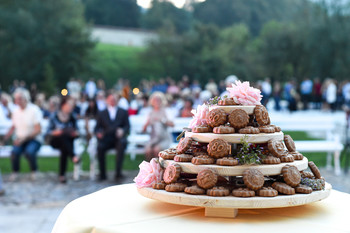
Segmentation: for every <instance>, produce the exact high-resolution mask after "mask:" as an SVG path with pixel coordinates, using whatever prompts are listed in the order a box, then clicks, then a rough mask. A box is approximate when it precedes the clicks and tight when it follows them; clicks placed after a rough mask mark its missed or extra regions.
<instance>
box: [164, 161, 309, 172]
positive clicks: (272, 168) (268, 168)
mask: <svg viewBox="0 0 350 233" xmlns="http://www.w3.org/2000/svg"><path fill="white" fill-rule="evenodd" d="M159 161H160V164H161V165H162V167H164V168H165V167H167V166H168V165H169V164H172V163H177V164H179V165H180V166H181V171H182V172H185V173H190V174H198V173H199V172H200V171H201V170H203V169H207V168H210V169H212V170H214V171H215V172H216V173H217V174H219V175H221V176H241V175H242V174H243V172H244V171H245V170H247V169H249V168H255V169H258V170H259V171H260V172H261V173H262V174H264V176H269V175H272V176H273V175H279V174H281V173H282V172H281V171H282V168H283V167H284V166H286V165H294V166H296V167H297V168H298V170H299V171H302V170H305V169H307V167H308V159H307V158H306V157H304V159H303V160H295V161H294V162H291V163H280V164H261V165H237V166H219V165H213V164H210V165H194V164H192V163H190V162H187V163H184V162H175V161H174V160H165V159H162V158H159Z"/></svg>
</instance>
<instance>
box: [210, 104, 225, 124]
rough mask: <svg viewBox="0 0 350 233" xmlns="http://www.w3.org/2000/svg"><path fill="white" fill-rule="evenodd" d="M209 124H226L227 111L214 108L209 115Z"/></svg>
mask: <svg viewBox="0 0 350 233" xmlns="http://www.w3.org/2000/svg"><path fill="white" fill-rule="evenodd" d="M207 122H208V125H209V126H210V127H212V128H214V127H216V126H219V125H224V124H226V122H227V115H226V112H225V111H224V110H222V109H218V108H215V109H212V110H211V111H210V112H209V114H208V116H207Z"/></svg>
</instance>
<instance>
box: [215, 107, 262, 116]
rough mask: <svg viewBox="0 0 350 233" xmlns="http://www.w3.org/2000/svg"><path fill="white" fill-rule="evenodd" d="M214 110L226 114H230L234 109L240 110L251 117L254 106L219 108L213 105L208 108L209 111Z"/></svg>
mask: <svg viewBox="0 0 350 233" xmlns="http://www.w3.org/2000/svg"><path fill="white" fill-rule="evenodd" d="M215 108H218V109H222V110H224V111H225V112H226V113H228V114H229V113H231V112H232V111H233V110H235V109H242V110H244V111H246V113H247V114H248V115H252V114H254V109H255V106H242V105H229V106H219V105H213V106H211V107H210V108H209V110H212V109H215Z"/></svg>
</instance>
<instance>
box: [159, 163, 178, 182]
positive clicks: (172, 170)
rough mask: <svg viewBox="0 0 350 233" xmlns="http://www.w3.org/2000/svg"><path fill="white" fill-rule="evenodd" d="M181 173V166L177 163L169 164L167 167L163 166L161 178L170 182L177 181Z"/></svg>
mask: <svg viewBox="0 0 350 233" xmlns="http://www.w3.org/2000/svg"><path fill="white" fill-rule="evenodd" d="M180 174H181V167H180V165H178V164H174V163H173V164H169V165H168V166H167V168H165V171H164V174H163V180H164V182H165V183H167V184H170V183H174V182H176V181H177V179H178V178H179V177H180Z"/></svg>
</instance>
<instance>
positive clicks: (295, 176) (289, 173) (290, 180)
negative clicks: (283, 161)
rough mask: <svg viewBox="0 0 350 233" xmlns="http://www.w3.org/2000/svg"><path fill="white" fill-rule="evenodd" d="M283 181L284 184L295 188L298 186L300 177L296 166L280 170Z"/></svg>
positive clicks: (288, 166) (287, 166)
mask: <svg viewBox="0 0 350 233" xmlns="http://www.w3.org/2000/svg"><path fill="white" fill-rule="evenodd" d="M282 175H283V180H284V182H286V184H288V185H290V186H292V187H295V186H297V185H298V184H300V181H301V175H300V172H299V170H298V168H297V167H296V166H290V165H286V166H284V167H283V168H282Z"/></svg>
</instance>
